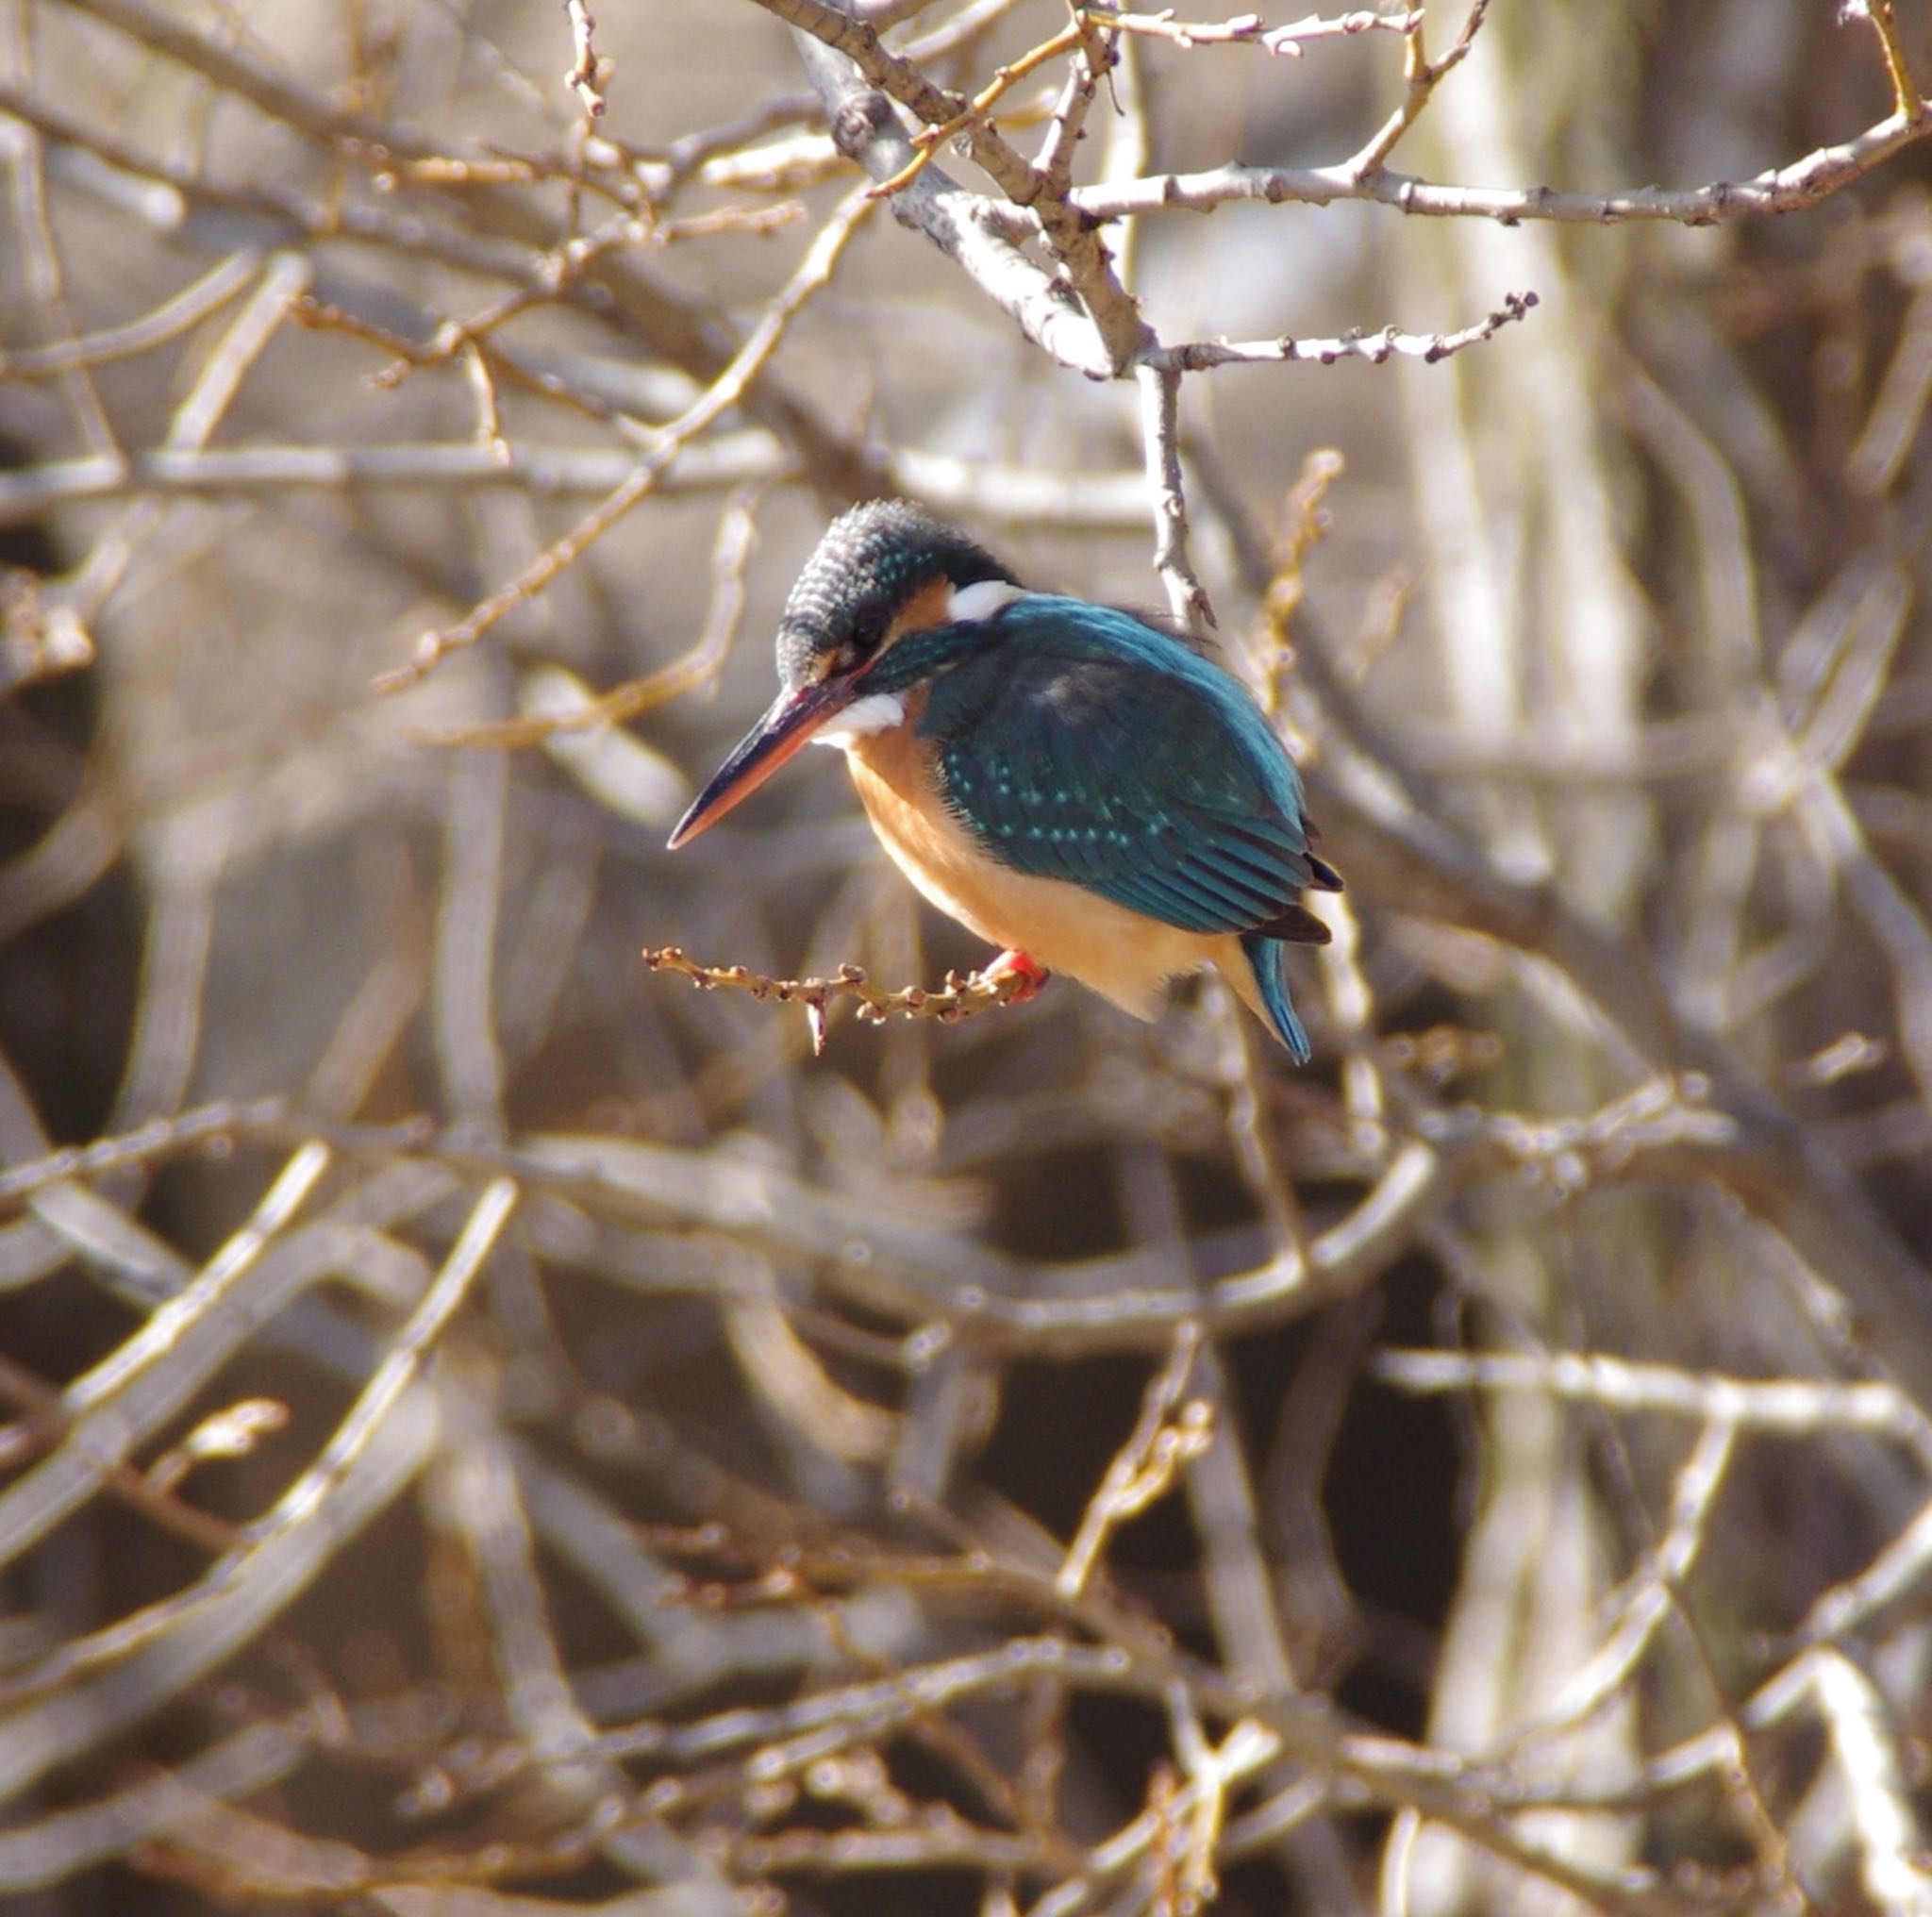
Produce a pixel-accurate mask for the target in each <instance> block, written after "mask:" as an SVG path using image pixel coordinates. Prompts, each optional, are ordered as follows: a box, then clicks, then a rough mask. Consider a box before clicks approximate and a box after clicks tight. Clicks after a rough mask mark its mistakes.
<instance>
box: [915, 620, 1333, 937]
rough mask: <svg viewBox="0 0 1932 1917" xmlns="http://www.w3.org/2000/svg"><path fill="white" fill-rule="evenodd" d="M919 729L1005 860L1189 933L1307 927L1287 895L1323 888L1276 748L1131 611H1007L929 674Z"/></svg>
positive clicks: (952, 789) (1296, 792) (961, 808)
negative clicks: (938, 670) (953, 662)
mask: <svg viewBox="0 0 1932 1917" xmlns="http://www.w3.org/2000/svg"><path fill="white" fill-rule="evenodd" d="M920 731H921V733H922V734H923V735H924V736H925V737H926V738H928V739H930V740H931V741H932V742H933V743H934V745H935V748H936V750H937V754H938V759H939V766H940V772H941V777H942V779H943V781H944V785H945V793H946V800H947V803H948V804H949V805H950V806H951V808H952V809H953V811H954V813H955V814H956V815H957V816H958V818H959V819H960V820H961V821H962V822H963V823H964V824H965V825H967V826H968V827H969V828H970V829H971V830H972V831H973V832H974V834H975V835H976V837H977V838H978V839H979V841H980V842H981V843H982V844H984V845H985V847H986V848H987V850H988V852H989V853H990V854H991V856H992V857H993V858H996V859H998V860H999V861H1000V862H1001V863H1002V864H1005V865H1008V866H1011V867H1013V868H1014V869H1015V870H1017V871H1020V872H1024V873H1029V874H1032V875H1034V876H1036V877H1041V878H1058V879H1064V880H1066V881H1068V882H1069V883H1070V884H1074V885H1079V886H1084V887H1086V888H1087V889H1088V890H1089V891H1091V892H1098V893H1099V894H1100V895H1101V896H1102V897H1105V898H1108V899H1111V900H1112V901H1113V902H1114V903H1115V904H1116V905H1121V906H1124V907H1126V908H1128V909H1129V910H1131V911H1137V912H1141V913H1143V914H1145V915H1146V916H1147V917H1148V918H1151V919H1158V920H1159V921H1161V922H1162V923H1163V924H1166V925H1178V926H1181V927H1182V928H1184V929H1185V930H1188V931H1195V932H1245V931H1254V930H1258V929H1261V928H1264V927H1265V928H1268V929H1269V930H1270V931H1271V932H1273V933H1274V936H1277V937H1294V936H1296V935H1297V931H1299V935H1300V936H1304V937H1309V936H1319V935H1320V928H1319V927H1317V926H1315V925H1314V922H1313V921H1312V920H1310V919H1307V917H1306V915H1303V914H1298V913H1297V912H1296V910H1295V901H1296V900H1297V899H1298V898H1299V897H1300V895H1301V893H1302V892H1304V891H1305V890H1306V889H1307V888H1308V887H1309V886H1311V885H1312V886H1323V887H1326V886H1330V885H1332V884H1333V883H1334V878H1333V875H1332V874H1331V873H1330V872H1329V871H1328V869H1327V867H1326V866H1324V864H1323V863H1322V862H1321V860H1320V859H1318V858H1313V857H1312V856H1311V855H1310V853H1309V850H1308V836H1307V825H1306V824H1305V822H1304V820H1303V817H1302V802H1301V782H1300V780H1299V779H1298V778H1297V776H1296V775H1295V771H1294V767H1293V766H1292V764H1291V762H1290V760H1289V758H1288V755H1287V753H1286V752H1285V751H1284V750H1283V748H1282V745H1281V743H1280V742H1279V741H1278V740H1277V739H1276V738H1275V736H1274V731H1273V730H1272V728H1271V727H1270V726H1269V725H1268V722H1267V720H1266V719H1265V718H1264V717H1263V715H1262V713H1261V711H1260V709H1259V708H1258V707H1257V706H1256V705H1255V703H1254V701H1253V700H1252V699H1251V698H1250V697H1249V696H1248V694H1247V692H1245V691H1244V690H1243V689H1242V688H1241V686H1240V685H1238V684H1237V683H1236V682H1235V680H1233V679H1232V678H1231V677H1229V676H1228V675H1227V674H1225V673H1224V672H1223V671H1222V670H1221V669H1220V668H1219V667H1218V666H1215V665H1213V664H1211V663H1210V662H1209V661H1208V660H1206V659H1204V658H1199V657H1198V656H1197V655H1195V654H1194V653H1192V652H1191V651H1190V650H1189V649H1188V648H1187V647H1186V646H1185V645H1183V644H1182V643H1181V642H1179V641H1177V640H1175V639H1173V638H1171V637H1170V636H1169V635H1167V634H1166V633H1163V632H1160V631H1158V630H1156V629H1155V628H1154V627H1152V626H1149V625H1145V624H1143V623H1142V622H1141V621H1140V620H1138V619H1136V618H1134V617H1133V616H1132V615H1131V614H1128V613H1124V612H1118V611H1114V610H1112V609H1110V608H1104V607H1096V606H1091V605H1089V604H1088V603H1087V602H1086V601H1084V600H1077V599H1059V598H1049V597H1045V596H1030V597H1028V598H1025V599H1023V600H1019V601H1016V602H1015V603H1014V604H1013V605H1012V606H1010V607H1008V608H1006V609H1005V610H1004V611H1003V612H1002V613H1000V614H999V616H998V618H997V620H996V621H994V622H990V623H989V626H988V628H986V629H984V630H983V632H982V634H981V636H980V641H979V642H978V643H976V644H975V645H974V646H973V647H972V648H971V649H970V650H968V651H966V652H965V654H964V656H963V657H962V658H960V660H959V663H958V664H957V665H953V666H951V667H949V668H948V669H947V670H945V671H942V672H941V673H940V674H939V675H937V676H936V677H935V678H934V680H933V681H932V692H931V696H930V700H929V703H928V704H927V707H926V709H925V711H924V715H923V717H922V719H921V722H920ZM1311 927H1312V928H1313V929H1312V930H1311V929H1310V928H1311Z"/></svg>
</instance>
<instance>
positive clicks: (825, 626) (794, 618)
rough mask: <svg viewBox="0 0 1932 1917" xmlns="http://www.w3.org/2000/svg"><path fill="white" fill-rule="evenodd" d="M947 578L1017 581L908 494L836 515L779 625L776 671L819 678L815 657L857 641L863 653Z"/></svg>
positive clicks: (793, 681)
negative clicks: (923, 591) (912, 601)
mask: <svg viewBox="0 0 1932 1917" xmlns="http://www.w3.org/2000/svg"><path fill="white" fill-rule="evenodd" d="M934 579H945V580H947V581H948V582H950V583H951V584H952V585H954V586H971V585H973V584H974V583H976V582H977V581H979V580H981V579H1005V580H1007V581H1008V582H1009V583H1011V584H1014V585H1017V584H1018V583H1019V581H1018V580H1017V579H1015V578H1014V577H1013V575H1012V574H1011V573H1009V572H1008V570H1007V568H1006V567H1005V566H1003V565H1001V564H1000V562H999V561H998V560H997V559H996V558H993V556H992V555H991V553H989V552H988V551H987V550H986V549H985V547H983V546H980V545H977V544H975V543H974V542H973V541H972V540H970V539H968V538H967V537H966V535H965V534H964V533H963V532H961V531H960V530H959V529H958V527H957V526H952V525H947V524H946V523H945V521H944V520H942V519H935V518H934V517H933V515H932V514H931V513H929V512H927V511H926V510H925V508H924V507H922V506H915V505H913V504H912V502H911V501H910V500H908V499H872V500H868V501H866V503H865V504H864V505H863V506H855V507H854V508H852V510H851V511H850V512H848V513H846V514H845V515H844V516H843V517H842V518H841V519H838V520H835V521H834V522H833V523H832V525H831V526H830V527H829V528H828V529H827V530H826V533H825V536H824V539H822V540H821V541H820V542H819V543H818V550H817V551H816V552H814V553H813V554H812V556H811V558H809V559H808V560H807V561H806V564H805V570H804V571H803V572H802V573H800V574H799V575H798V583H797V584H796V585H795V586H793V587H792V589H791V598H790V599H788V600H787V601H786V602H785V617H784V618H783V619H782V620H781V621H780V622H779V625H778V672H779V675H780V676H781V677H782V678H783V679H784V681H785V683H786V684H787V685H788V686H800V685H803V684H804V683H805V682H806V681H807V680H808V679H809V678H811V677H812V676H813V674H812V671H811V667H812V662H813V661H814V660H815V659H817V658H821V657H823V656H824V654H825V653H828V652H831V651H834V650H836V649H837V648H838V647H840V646H841V645H845V644H847V643H851V644H853V645H855V646H856V647H857V648H858V651H859V652H860V653H861V654H863V653H865V652H868V651H870V650H871V649H872V648H873V647H874V646H876V645H877V644H878V642H880V640H882V639H883V638H884V637H885V634H886V628H887V627H888V626H889V625H891V621H892V615H893V613H895V612H896V611H897V610H898V609H899V608H900V607H902V606H904V605H905V603H906V602H907V600H908V599H909V598H911V596H912V595H913V594H914V593H915V592H918V591H919V589H920V588H921V587H922V586H925V585H929V584H930V583H931V582H932V581H933V580H934Z"/></svg>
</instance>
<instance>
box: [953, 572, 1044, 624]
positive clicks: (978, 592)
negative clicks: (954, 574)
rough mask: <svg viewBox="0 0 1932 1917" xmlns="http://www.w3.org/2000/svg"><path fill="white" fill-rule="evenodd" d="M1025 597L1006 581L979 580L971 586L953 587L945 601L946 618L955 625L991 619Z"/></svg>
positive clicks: (1017, 588) (1018, 589)
mask: <svg viewBox="0 0 1932 1917" xmlns="http://www.w3.org/2000/svg"><path fill="white" fill-rule="evenodd" d="M1024 596H1025V595H1024V592H1022V591H1021V589H1020V588H1019V587H1018V586H1015V585H1013V584H1011V583H1010V582H1009V581H1008V580H1006V579H981V580H979V581H978V582H977V583H976V584H974V585H972V586H955V587H954V588H953V591H952V594H951V596H950V597H949V598H948V599H947V601H946V617H947V619H948V620H949V621H951V623H952V624H953V625H970V624H971V623H972V622H974V620H980V619H991V617H992V616H993V614H994V613H995V612H997V611H998V610H999V609H1000V608H1001V607H1003V606H1010V605H1011V604H1012V603H1013V601H1014V600H1015V599H1020V598H1024Z"/></svg>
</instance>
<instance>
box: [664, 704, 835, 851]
mask: <svg viewBox="0 0 1932 1917" xmlns="http://www.w3.org/2000/svg"><path fill="white" fill-rule="evenodd" d="M853 692H854V688H853V687H852V685H851V683H850V682H849V681H842V680H839V679H821V680H820V681H819V682H818V683H817V684H816V685H812V686H801V687H799V688H798V690H797V691H796V692H780V693H779V694H778V696H777V698H776V699H774V701H773V702H772V709H771V710H770V711H769V712H767V713H766V714H765V716H764V717H763V718H762V719H760V720H759V721H758V724H757V725H754V726H753V727H752V728H751V730H750V731H749V732H747V733H746V734H745V735H744V737H743V738H742V739H741V740H740V741H739V742H738V744H737V745H736V746H735V747H734V748H733V749H732V753H731V757H730V758H727V759H726V760H725V761H724V764H723V765H721V766H720V767H719V768H718V770H717V771H716V772H715V773H714V774H713V775H711V782H710V784H709V785H708V786H707V787H706V788H705V789H704V791H703V792H700V793H699V794H698V795H697V797H696V798H695V799H693V800H692V801H691V810H690V811H688V812H687V813H686V814H685V815H684V817H683V818H681V819H680V820H679V821H678V822H677V829H676V831H675V832H674V833H672V835H671V850H672V851H674V852H675V851H676V850H677V848H678V847H679V846H680V845H682V844H684V843H685V842H687V841H689V840H692V839H695V838H696V837H697V836H698V834H699V833H700V832H702V831H703V830H704V829H705V828H706V826H708V825H715V824H716V823H717V822H718V821H719V820H720V819H722V818H723V817H724V814H725V813H726V812H728V811H729V810H730V809H731V808H732V807H733V806H735V805H737V804H738V803H739V801H740V800H741V799H748V798H750V797H751V795H752V793H754V792H757V791H758V788H759V787H760V786H761V785H763V784H764V782H765V781H766V780H767V779H768V778H770V777H771V775H773V774H774V772H776V771H777V770H778V768H779V767H780V766H781V765H783V764H784V763H785V761H786V760H787V759H788V758H792V757H793V756H794V755H795V754H796V753H797V751H798V750H799V748H800V747H801V746H803V745H806V744H808V743H809V742H810V740H811V736H812V734H813V733H814V732H816V731H817V730H818V729H819V727H820V726H821V725H824V723H825V721H826V720H827V719H829V718H830V717H831V716H832V714H833V713H834V712H837V711H840V710H841V709H842V708H844V707H846V706H849V705H850V704H851V703H852V698H853Z"/></svg>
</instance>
